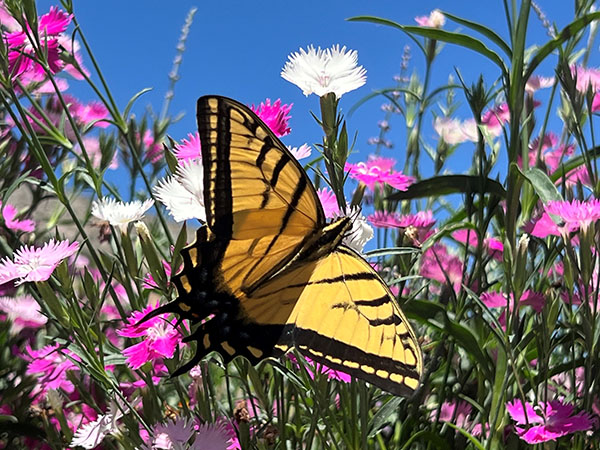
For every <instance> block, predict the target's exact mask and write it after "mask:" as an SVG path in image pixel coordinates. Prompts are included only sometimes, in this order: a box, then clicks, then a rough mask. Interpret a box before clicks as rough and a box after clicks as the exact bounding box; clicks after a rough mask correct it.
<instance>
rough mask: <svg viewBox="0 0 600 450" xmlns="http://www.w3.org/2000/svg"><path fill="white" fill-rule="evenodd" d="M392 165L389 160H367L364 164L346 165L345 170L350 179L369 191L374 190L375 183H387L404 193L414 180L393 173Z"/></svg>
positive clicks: (392, 161) (399, 173)
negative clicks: (364, 186) (362, 184)
mask: <svg viewBox="0 0 600 450" xmlns="http://www.w3.org/2000/svg"><path fill="white" fill-rule="evenodd" d="M394 163H395V161H394V160H393V159H389V158H369V160H368V161H367V162H366V163H364V162H359V163H358V164H351V163H346V167H345V170H346V171H347V172H349V176H350V177H351V178H354V179H355V180H358V181H360V182H361V183H364V184H366V185H367V187H368V188H369V189H371V190H374V188H375V183H379V184H383V183H387V184H389V185H390V186H392V187H394V188H396V189H398V190H400V191H405V190H407V189H408V187H409V186H410V185H411V184H412V183H414V181H415V179H414V178H413V177H409V176H407V175H404V174H402V173H401V172H393V171H392V167H393V164H394Z"/></svg>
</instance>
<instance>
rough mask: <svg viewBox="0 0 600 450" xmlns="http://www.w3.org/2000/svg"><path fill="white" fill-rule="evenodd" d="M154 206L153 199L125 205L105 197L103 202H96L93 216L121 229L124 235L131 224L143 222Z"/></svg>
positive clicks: (135, 201)
mask: <svg viewBox="0 0 600 450" xmlns="http://www.w3.org/2000/svg"><path fill="white" fill-rule="evenodd" d="M152 205H154V200H152V199H148V200H146V201H144V202H143V203H142V202H141V201H139V200H134V201H132V202H128V203H123V202H119V201H117V200H115V199H114V198H108V197H104V198H103V199H102V200H95V201H94V203H93V204H92V215H93V216H94V217H97V218H98V219H100V220H105V221H107V222H108V223H110V224H111V225H113V226H115V227H119V229H120V230H121V232H122V233H126V232H127V225H128V224H129V223H130V222H134V221H136V220H141V219H142V217H144V214H145V213H146V211H148V210H149V209H150V208H151V207H152Z"/></svg>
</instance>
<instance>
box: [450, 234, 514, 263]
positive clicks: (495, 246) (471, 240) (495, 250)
mask: <svg viewBox="0 0 600 450" xmlns="http://www.w3.org/2000/svg"><path fill="white" fill-rule="evenodd" d="M452 237H453V238H454V239H456V240H457V241H458V242H461V243H463V244H466V245H468V246H469V247H473V248H476V247H477V245H478V244H479V238H478V237H477V232H476V231H475V230H466V229H462V230H456V231H454V232H453V233H452ZM467 241H468V244H467ZM483 249H484V250H486V251H487V252H488V253H489V254H490V255H491V256H492V258H494V259H496V260H498V261H502V253H503V252H504V244H502V242H501V241H499V240H498V239H496V238H493V237H486V238H485V239H484V240H483Z"/></svg>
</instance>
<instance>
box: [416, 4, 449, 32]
mask: <svg viewBox="0 0 600 450" xmlns="http://www.w3.org/2000/svg"><path fill="white" fill-rule="evenodd" d="M415 22H417V23H418V24H419V25H420V26H422V27H432V28H442V27H443V26H444V24H445V23H446V17H445V16H444V14H442V12H441V11H440V10H439V9H434V10H433V11H431V13H430V14H429V15H428V16H418V17H415Z"/></svg>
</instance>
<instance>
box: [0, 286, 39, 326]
mask: <svg viewBox="0 0 600 450" xmlns="http://www.w3.org/2000/svg"><path fill="white" fill-rule="evenodd" d="M0 311H2V312H4V314H6V319H8V320H10V321H11V323H12V325H11V331H12V333H14V334H18V333H19V332H20V331H21V330H22V329H23V328H35V329H37V328H41V327H42V326H44V324H45V323H46V322H47V321H48V318H47V317H46V316H44V315H43V314H42V312H41V310H40V305H39V303H38V302H36V301H35V299H34V298H33V297H32V296H31V295H28V294H25V295H18V296H16V297H0Z"/></svg>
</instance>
